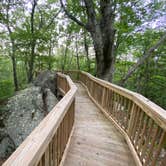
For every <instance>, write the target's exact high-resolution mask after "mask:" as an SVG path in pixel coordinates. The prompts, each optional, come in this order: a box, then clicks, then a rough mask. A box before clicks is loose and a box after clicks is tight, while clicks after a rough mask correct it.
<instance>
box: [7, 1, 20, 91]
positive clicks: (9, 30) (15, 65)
mask: <svg viewBox="0 0 166 166" xmlns="http://www.w3.org/2000/svg"><path fill="white" fill-rule="evenodd" d="M9 8H10V1H9V2H8V4H7V8H6V27H7V30H8V33H9V38H10V42H11V45H12V51H11V54H10V57H11V60H12V68H13V82H14V87H15V91H18V90H19V88H18V79H17V63H16V58H15V41H14V39H13V36H12V33H13V32H12V30H11V28H10V25H9V22H10V21H9Z"/></svg>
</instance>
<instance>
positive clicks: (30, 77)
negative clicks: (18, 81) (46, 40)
mask: <svg viewBox="0 0 166 166" xmlns="http://www.w3.org/2000/svg"><path fill="white" fill-rule="evenodd" d="M36 6H37V0H33V4H32V12H31V55H30V61H29V72H28V82H29V83H30V82H32V80H33V70H34V61H35V47H36V39H35V37H34V14H35V8H36Z"/></svg>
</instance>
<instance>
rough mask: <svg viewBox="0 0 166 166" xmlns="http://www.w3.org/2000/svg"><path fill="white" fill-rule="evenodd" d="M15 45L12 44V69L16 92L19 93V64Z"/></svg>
mask: <svg viewBox="0 0 166 166" xmlns="http://www.w3.org/2000/svg"><path fill="white" fill-rule="evenodd" d="M14 47H15V46H14V43H12V55H11V60H12V68H13V81H14V87H15V91H18V90H19V88H18V79H17V62H16V58H15V48H14Z"/></svg>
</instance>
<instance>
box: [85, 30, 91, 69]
mask: <svg viewBox="0 0 166 166" xmlns="http://www.w3.org/2000/svg"><path fill="white" fill-rule="evenodd" d="M84 48H85V54H86V59H87V66H88V72H90V70H91V68H90V59H89V46H88V43H87V37H86V32H84Z"/></svg>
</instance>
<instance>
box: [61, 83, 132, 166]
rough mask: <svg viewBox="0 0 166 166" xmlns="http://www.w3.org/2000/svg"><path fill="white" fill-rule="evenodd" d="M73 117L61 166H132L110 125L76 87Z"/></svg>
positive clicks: (78, 85) (123, 143)
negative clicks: (67, 145)
mask: <svg viewBox="0 0 166 166" xmlns="http://www.w3.org/2000/svg"><path fill="white" fill-rule="evenodd" d="M77 87H78V92H77V95H76V118H75V124H74V133H73V135H72V137H71V143H70V146H69V151H68V153H67V156H66V159H65V164H64V165H65V166H117V165H121V166H127V165H130V166H134V165H135V163H134V161H133V158H132V155H131V153H130V151H129V148H128V146H127V144H126V142H125V140H124V138H123V136H122V135H121V134H120V133H119V132H118V131H117V130H116V128H115V127H114V126H113V124H112V123H111V122H110V121H109V120H108V119H107V118H106V117H105V116H104V115H103V114H102V112H101V111H100V110H99V109H98V108H97V107H96V105H95V104H94V103H93V102H92V101H91V99H90V98H89V97H88V94H87V92H86V91H85V88H84V87H83V86H82V85H81V84H77Z"/></svg>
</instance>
